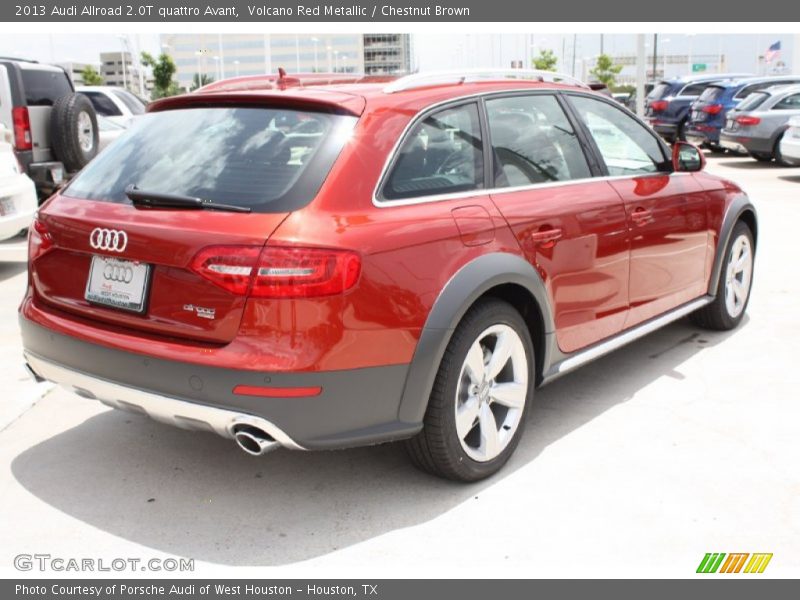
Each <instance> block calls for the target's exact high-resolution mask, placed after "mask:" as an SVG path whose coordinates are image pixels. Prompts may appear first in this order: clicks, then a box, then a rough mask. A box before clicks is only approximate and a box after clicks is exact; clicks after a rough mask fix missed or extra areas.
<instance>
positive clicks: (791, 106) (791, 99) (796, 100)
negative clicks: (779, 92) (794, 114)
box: [772, 94, 800, 110]
mask: <svg viewBox="0 0 800 600" xmlns="http://www.w3.org/2000/svg"><path fill="white" fill-rule="evenodd" d="M772 110H800V94H792V95H791V96H786V98H784V99H783V100H781V101H780V102H778V103H776V104H775V106H773V107H772Z"/></svg>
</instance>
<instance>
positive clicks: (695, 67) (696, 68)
mask: <svg viewBox="0 0 800 600" xmlns="http://www.w3.org/2000/svg"><path fill="white" fill-rule="evenodd" d="M707 67H708V65H707V64H705V63H692V73H702V72H703V71H705V70H706V68H707Z"/></svg>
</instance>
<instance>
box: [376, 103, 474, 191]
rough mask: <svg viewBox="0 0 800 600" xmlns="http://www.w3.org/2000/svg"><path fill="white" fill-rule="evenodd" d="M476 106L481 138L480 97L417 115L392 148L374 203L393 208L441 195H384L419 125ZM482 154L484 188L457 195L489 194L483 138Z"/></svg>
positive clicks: (434, 107)
mask: <svg viewBox="0 0 800 600" xmlns="http://www.w3.org/2000/svg"><path fill="white" fill-rule="evenodd" d="M469 105H474V106H475V109H476V112H477V113H478V124H479V128H480V132H481V136H484V135H485V130H484V124H483V121H482V117H481V103H480V97H476V96H470V97H468V98H457V99H455V100H453V101H452V102H447V101H446V102H442V103H440V104H435V105H433V106H429V107H428V108H426V109H425V110H423V111H421V112H419V113H418V114H417V115H415V116H414V118H413V119H411V121H409V122H408V123H407V124H406V126H405V129H404V130H403V133H402V134H401V136H400V139H399V140H398V142H397V143H396V144H395V146H394V147H393V148H392V151H391V156H390V157H389V161H388V162H387V163H386V165H385V166H384V169H383V171H382V173H381V176H380V179H379V180H378V184H377V186H376V188H375V192H374V193H373V203H375V204H376V205H378V206H392V205H394V204H406V203H409V202H413V201H417V200H425V199H426V198H436V197H438V196H439V195H440V194H432V195H430V196H425V195H423V196H419V197H416V196H415V197H412V198H400V199H390V198H387V197H386V196H385V195H384V193H383V192H384V188H385V187H386V184H387V183H388V181H389V179H390V178H391V174H392V172H393V170H394V168H395V167H396V166H397V163H398V161H399V159H400V156H401V155H402V152H401V150H402V149H403V147H404V146H405V144H406V142H407V141H408V140H409V139H410V136H411V134H412V133H413V132H414V130H415V129H416V128H417V125H419V124H420V123H422V122H424V121H425V120H426V119H427V118H428V117H430V116H432V115H435V114H437V113H440V112H443V111H447V110H453V109H456V108H460V107H462V106H469ZM481 141H482V146H483V147H482V153H481V156H482V158H483V162H484V164H483V187H482V188H478V189H475V190H470V191H468V192H456V193H455V194H456V195H468V194H470V195H478V194H485V193H487V185H486V184H487V179H486V140H485V138H482V140H481ZM441 195H443V196H448V195H450V194H449V193H443V194H441Z"/></svg>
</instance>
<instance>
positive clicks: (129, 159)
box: [65, 107, 357, 212]
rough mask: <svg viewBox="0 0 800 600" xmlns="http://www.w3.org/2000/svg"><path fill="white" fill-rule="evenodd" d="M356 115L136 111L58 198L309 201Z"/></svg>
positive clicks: (295, 204)
mask: <svg viewBox="0 0 800 600" xmlns="http://www.w3.org/2000/svg"><path fill="white" fill-rule="evenodd" d="M356 120H357V119H356V117H353V116H349V115H339V114H331V113H323V112H311V111H298V110H290V109H278V108H274V109H273V108H227V107H226V108H185V109H178V110H169V111H164V112H155V113H149V114H146V115H143V116H142V117H141V118H139V119H137V120H136V121H135V122H134V124H133V125H132V127H131V128H130V129H129V130H128V131H127V132H126V133H124V134H123V135H122V136H121V137H120V138H119V139H118V140H117V141H116V142H115V143H114V144H113V145H112V146H111V147H109V148H108V149H107V150H105V151H104V152H103V153H102V154H100V155H99V156H98V157H97V158H96V159H95V160H93V161H92V162H91V163H89V165H88V166H87V167H86V168H85V169H84V170H83V171H81V173H80V174H79V175H78V176H77V177H76V178H75V179H74V180H73V181H72V182H71V183H70V185H69V187H68V188H67V191H66V192H65V194H66V195H68V196H72V197H76V198H86V199H90V200H104V201H109V202H121V203H127V202H128V198H127V197H126V196H125V188H126V187H127V186H128V185H131V184H134V185H136V186H137V187H138V188H139V189H141V190H145V191H153V192H161V193H167V194H180V195H189V196H196V197H200V198H203V199H206V200H210V201H212V202H217V203H222V204H233V205H235V206H242V207H247V208H250V209H251V210H253V211H256V212H285V211H290V210H295V209H297V208H300V207H302V206H304V205H306V204H307V203H308V202H310V201H311V200H312V199H313V198H314V196H316V194H317V192H318V191H319V188H320V186H321V185H322V182H323V181H324V180H325V177H326V176H327V174H328V171H330V168H331V166H332V165H333V162H334V161H335V160H336V157H337V156H338V155H339V153H340V152H341V150H342V148H343V147H344V144H345V143H346V142H347V139H348V138H349V135H350V134H351V133H352V130H353V127H354V126H355V123H356Z"/></svg>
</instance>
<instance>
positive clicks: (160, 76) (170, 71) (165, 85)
mask: <svg viewBox="0 0 800 600" xmlns="http://www.w3.org/2000/svg"><path fill="white" fill-rule="evenodd" d="M141 61H142V64H143V65H144V66H146V67H151V68H152V69H153V84H154V85H153V96H154V97H155V98H164V97H166V96H174V95H175V94H177V93H179V92H180V90H179V88H178V84H177V83H175V82H174V81H173V80H172V77H173V76H174V75H175V71H177V70H178V67H177V66H175V61H174V60H172V57H171V56H170V55H169V54H164V53H161V54H159V56H158V58H156V57H154V56H153V55H152V54H150V53H149V52H142V58H141Z"/></svg>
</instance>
